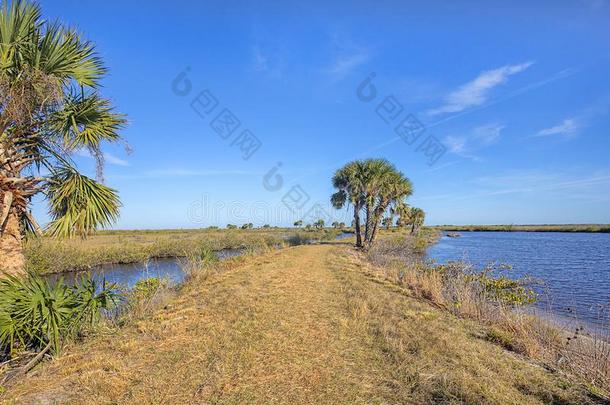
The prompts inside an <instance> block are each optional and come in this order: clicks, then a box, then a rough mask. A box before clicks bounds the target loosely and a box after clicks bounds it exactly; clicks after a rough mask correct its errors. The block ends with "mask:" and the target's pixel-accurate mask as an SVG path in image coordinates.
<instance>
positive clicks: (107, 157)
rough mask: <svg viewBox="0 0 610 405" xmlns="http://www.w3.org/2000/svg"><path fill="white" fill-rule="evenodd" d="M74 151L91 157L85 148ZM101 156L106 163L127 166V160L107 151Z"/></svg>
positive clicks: (82, 155) (79, 154)
mask: <svg viewBox="0 0 610 405" xmlns="http://www.w3.org/2000/svg"><path fill="white" fill-rule="evenodd" d="M74 153H75V154H76V155H78V156H81V157H85V158H92V156H91V154H90V153H89V151H88V150H87V149H82V148H81V149H78V150H76V151H75V152H74ZM103 156H104V162H105V163H108V164H110V165H115V166H129V162H128V161H127V160H125V159H121V158H120V157H118V156H115V155H113V154H111V153H109V152H104V153H103Z"/></svg>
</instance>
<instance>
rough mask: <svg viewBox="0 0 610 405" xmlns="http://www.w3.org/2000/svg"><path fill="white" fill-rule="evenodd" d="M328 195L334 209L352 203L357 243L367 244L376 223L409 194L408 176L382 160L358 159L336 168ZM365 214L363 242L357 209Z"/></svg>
mask: <svg viewBox="0 0 610 405" xmlns="http://www.w3.org/2000/svg"><path fill="white" fill-rule="evenodd" d="M333 186H334V187H335V188H336V189H337V190H338V191H337V192H335V193H334V194H333V195H332V196H331V202H332V204H333V206H334V207H335V208H337V209H339V208H342V207H343V206H344V205H345V204H346V203H347V202H349V203H351V204H352V205H353V206H354V227H355V231H356V246H358V247H365V244H366V247H370V246H371V245H372V244H373V242H374V241H375V238H376V235H377V229H378V226H379V222H380V221H381V219H382V217H383V214H384V213H385V212H386V210H388V209H389V207H391V206H392V205H393V204H399V203H400V202H402V201H403V200H404V199H405V198H406V197H408V196H410V195H411V193H412V186H411V182H410V181H409V179H407V178H406V177H405V176H404V175H403V174H402V173H400V172H399V171H397V170H396V168H395V167H394V166H393V165H392V164H391V163H389V162H388V161H386V160H384V159H367V160H359V161H354V162H350V163H348V164H346V165H345V166H344V167H342V168H341V169H339V170H337V172H336V173H335V176H334V177H333ZM362 210H364V212H365V215H366V220H365V232H364V243H363V241H362V233H361V229H360V228H361V227H360V212H361V211H362Z"/></svg>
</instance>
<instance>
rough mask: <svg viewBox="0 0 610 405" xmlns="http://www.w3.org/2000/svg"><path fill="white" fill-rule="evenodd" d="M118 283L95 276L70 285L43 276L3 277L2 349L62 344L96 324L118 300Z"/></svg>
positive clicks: (0, 282) (0, 284)
mask: <svg viewBox="0 0 610 405" xmlns="http://www.w3.org/2000/svg"><path fill="white" fill-rule="evenodd" d="M116 296H117V294H116V290H115V287H114V285H110V286H107V285H106V283H105V282H103V284H102V285H101V286H100V285H99V284H98V283H97V282H96V281H95V280H93V279H91V278H83V279H82V280H81V282H80V284H78V285H75V286H67V285H66V284H65V283H64V282H63V279H60V280H59V281H58V282H56V283H55V284H53V285H51V284H49V282H48V281H46V280H44V279H42V278H41V277H39V276H35V275H31V274H30V275H28V276H27V277H24V278H17V277H12V276H8V277H6V278H5V279H2V280H0V349H1V350H2V351H3V352H4V353H5V354H12V353H13V352H14V350H15V349H35V350H36V349H40V348H43V347H45V346H47V345H49V344H50V345H51V349H52V350H53V352H54V353H55V354H58V353H59V351H60V347H61V343H62V342H63V341H64V340H65V339H66V338H68V337H70V336H74V334H76V333H78V332H79V331H81V330H82V329H83V328H84V327H86V326H88V325H89V326H90V325H93V324H95V323H96V322H97V321H98V320H99V317H100V312H101V310H102V309H108V308H109V307H111V306H112V305H113V304H114V302H115V300H116Z"/></svg>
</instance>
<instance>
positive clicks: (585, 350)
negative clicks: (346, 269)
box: [367, 235, 610, 395]
mask: <svg viewBox="0 0 610 405" xmlns="http://www.w3.org/2000/svg"><path fill="white" fill-rule="evenodd" d="M419 238H420V240H417V239H418V237H417V236H416V237H405V236H404V235H400V236H392V237H387V238H385V239H384V240H382V241H380V243H379V244H378V245H377V246H376V247H375V248H373V249H371V251H369V252H368V253H367V258H368V260H369V262H371V263H372V264H373V265H374V266H375V268H376V270H375V271H376V272H377V273H381V274H382V276H383V277H384V278H385V279H387V280H390V281H391V282H393V283H395V284H397V285H399V286H402V287H405V288H407V289H408V290H409V291H410V293H411V294H412V295H414V296H416V297H419V298H423V299H426V300H428V301H429V302H431V303H432V304H434V305H435V306H437V307H439V308H442V309H444V310H446V311H449V312H451V313H453V314H454V315H457V316H459V317H462V318H468V319H474V320H476V321H478V322H481V323H482V324H483V325H486V326H487V327H488V331H487V332H486V333H485V334H484V336H483V338H484V339H486V340H488V341H490V342H493V343H496V344H498V345H500V346H502V347H504V348H505V349H507V350H511V351H514V352H516V353H519V354H522V355H526V356H528V357H531V358H533V359H537V360H540V361H542V362H544V363H545V364H546V365H547V366H548V367H551V368H553V369H561V370H565V371H567V372H571V373H574V374H576V375H578V376H580V377H581V378H584V379H585V380H586V381H587V382H588V383H589V384H590V387H591V390H592V391H594V392H597V393H604V395H608V393H607V392H605V391H603V389H602V387H610V343H609V342H610V323H608V322H607V323H606V324H605V325H604V326H603V327H602V330H601V331H598V332H590V333H586V334H585V333H583V329H582V328H581V327H580V326H577V327H575V328H574V329H573V330H568V329H565V328H562V327H560V326H559V325H557V324H555V323H553V322H551V321H550V320H549V319H550V318H551V317H550V316H548V317H544V318H542V317H539V316H536V315H534V314H532V312H531V311H528V310H527V308H526V306H527V304H530V303H532V302H533V300H534V295H533V292H532V291H531V290H530V289H529V288H528V285H529V282H530V281H529V280H527V279H521V280H512V279H510V278H508V277H505V276H499V275H498V274H497V273H494V272H492V271H491V270H490V269H484V270H482V271H473V268H472V266H470V265H469V264H468V263H460V262H456V263H449V264H447V265H443V266H435V265H433V264H430V263H428V262H426V260H425V258H424V256H423V254H422V252H421V250H420V249H419V247H421V245H422V244H424V243H425V241H422V240H421V237H419ZM604 316H606V317H607V315H606V314H605V315H604ZM604 319H606V318H604ZM606 321H607V319H606Z"/></svg>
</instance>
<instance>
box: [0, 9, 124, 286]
mask: <svg viewBox="0 0 610 405" xmlns="http://www.w3.org/2000/svg"><path fill="white" fill-rule="evenodd" d="M105 73H106V69H105V68H104V66H103V64H102V61H101V60H100V58H99V57H98V56H97V54H96V53H95V48H94V46H93V44H91V43H90V42H88V41H85V40H83V39H82V38H81V37H80V36H79V35H78V34H77V33H76V31H74V30H72V29H69V28H66V27H64V26H63V25H61V24H59V23H49V22H46V21H44V20H43V19H42V17H41V11H40V7H39V6H38V5H36V4H32V3H28V2H25V1H21V0H14V1H13V2H12V3H11V2H7V1H4V2H3V5H2V6H0V266H2V267H3V269H2V270H3V271H4V272H6V273H13V274H15V273H17V274H18V273H22V272H23V271H24V257H23V249H22V238H23V235H24V232H29V231H31V232H34V233H37V234H40V233H42V229H41V228H40V226H38V224H37V223H36V221H35V219H34V218H33V216H32V214H31V212H30V210H29V206H30V202H31V199H32V197H33V196H35V195H37V194H39V193H42V194H43V195H44V197H46V199H47V200H48V202H49V214H50V216H51V219H52V221H51V223H50V224H49V225H48V226H47V228H46V232H47V233H48V234H49V235H52V236H73V235H77V234H78V235H87V234H89V233H91V232H92V231H94V230H95V229H97V228H98V227H103V226H108V225H110V224H111V223H113V222H114V221H115V220H116V219H117V217H118V215H119V207H120V202H119V198H118V195H117V193H116V191H115V190H113V189H111V188H108V187H106V186H104V185H103V184H101V182H100V181H96V180H94V179H91V178H89V177H86V176H84V175H82V174H81V173H79V172H78V170H77V168H76V166H75V165H74V163H73V161H72V160H71V155H72V153H74V152H76V151H79V150H81V149H85V150H88V151H89V153H90V154H91V155H92V156H93V157H94V158H95V159H96V161H97V167H98V180H100V179H101V174H102V167H103V154H102V151H101V146H102V143H103V142H105V141H110V142H116V141H118V140H120V137H119V135H118V131H119V130H120V128H122V127H123V126H124V124H125V118H124V116H122V115H120V114H116V113H115V112H114V111H113V108H112V106H111V104H110V102H109V101H108V100H106V99H104V98H102V97H101V96H100V94H99V92H98V90H99V85H100V80H101V79H102V77H103V76H104V75H105Z"/></svg>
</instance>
